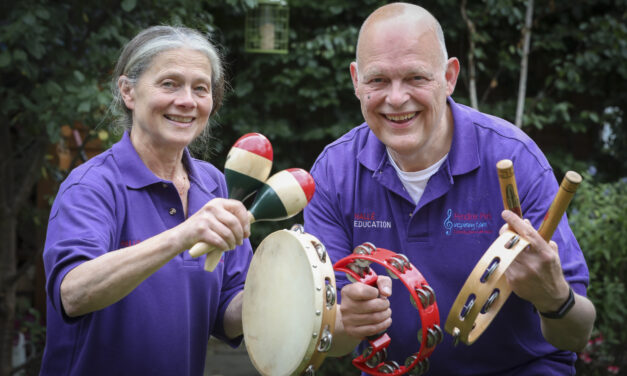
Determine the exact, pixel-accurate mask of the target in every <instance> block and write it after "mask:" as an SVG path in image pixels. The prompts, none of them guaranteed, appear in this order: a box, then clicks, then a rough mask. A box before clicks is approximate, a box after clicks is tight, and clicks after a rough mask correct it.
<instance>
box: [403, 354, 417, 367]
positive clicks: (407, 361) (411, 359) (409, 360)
mask: <svg viewBox="0 0 627 376" xmlns="http://www.w3.org/2000/svg"><path fill="white" fill-rule="evenodd" d="M416 359H418V353H415V354H413V355H410V356H408V357H407V359H405V367H409V366H411V364H412V363H413V362H415V361H416Z"/></svg>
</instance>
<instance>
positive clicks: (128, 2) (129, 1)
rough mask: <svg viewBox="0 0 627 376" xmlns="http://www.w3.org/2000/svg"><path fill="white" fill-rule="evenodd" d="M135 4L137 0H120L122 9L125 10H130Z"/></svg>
mask: <svg viewBox="0 0 627 376" xmlns="http://www.w3.org/2000/svg"><path fill="white" fill-rule="evenodd" d="M136 5H137V0H123V1H122V9H124V11H125V12H131V11H132V10H133V9H135V6H136Z"/></svg>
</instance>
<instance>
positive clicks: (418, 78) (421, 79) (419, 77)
mask: <svg viewBox="0 0 627 376" xmlns="http://www.w3.org/2000/svg"><path fill="white" fill-rule="evenodd" d="M424 80H425V78H424V76H414V81H424Z"/></svg>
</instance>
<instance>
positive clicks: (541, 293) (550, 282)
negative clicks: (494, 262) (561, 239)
mask: <svg viewBox="0 0 627 376" xmlns="http://www.w3.org/2000/svg"><path fill="white" fill-rule="evenodd" d="M502 216H503V219H504V220H505V221H506V222H507V224H505V225H504V226H503V228H501V233H502V232H503V231H505V230H506V229H507V228H508V227H509V228H510V229H512V230H513V231H514V232H516V233H518V234H519V235H520V236H522V237H523V238H525V239H527V240H528V241H529V247H527V248H526V249H525V250H523V251H522V252H520V254H519V255H518V256H517V257H516V259H515V260H514V261H513V262H512V264H511V265H510V267H509V268H507V270H506V272H505V276H506V278H507V281H508V282H509V285H510V286H511V288H512V291H514V293H516V295H518V296H519V297H521V298H522V299H525V300H528V301H530V302H531V303H532V304H533V305H534V306H535V307H536V308H537V309H538V310H539V311H540V312H552V311H555V310H557V309H559V308H560V306H561V305H562V304H563V303H564V302H565V301H566V299H567V298H568V293H569V286H568V282H566V279H565V278H564V273H563V272H562V265H561V263H560V258H559V253H558V250H557V244H555V242H553V241H551V242H549V243H547V242H546V241H545V240H544V239H543V238H542V237H541V236H540V234H539V233H538V232H537V231H536V230H535V229H534V228H533V226H532V225H531V223H530V222H529V220H527V219H525V220H522V219H520V217H518V216H517V215H515V214H514V213H512V212H511V211H509V210H506V211H504V212H503V215H502Z"/></svg>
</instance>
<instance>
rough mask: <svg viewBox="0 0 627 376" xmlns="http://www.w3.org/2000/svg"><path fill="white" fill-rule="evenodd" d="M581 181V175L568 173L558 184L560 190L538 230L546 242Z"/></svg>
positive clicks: (551, 235)
mask: <svg viewBox="0 0 627 376" xmlns="http://www.w3.org/2000/svg"><path fill="white" fill-rule="evenodd" d="M582 180H583V179H582V178H581V175H579V174H578V173H576V172H575V171H568V172H567V173H566V176H564V179H563V180H562V184H560V188H559V190H558V191H557V194H556V195H555V198H554V199H553V202H552V203H551V207H549V210H548V211H547V212H546V215H545V216H544V220H543V221H542V224H541V225H540V228H539V229H538V233H539V234H540V236H542V238H543V239H544V240H546V241H547V242H548V241H550V240H551V238H552V237H553V233H554V232H555V229H556V228H557V225H558V224H559V222H560V220H561V219H562V216H563V215H564V212H565V211H566V208H567V207H568V204H570V200H572V198H573V196H574V195H575V192H576V191H577V188H578V187H579V184H580V183H581V181H582Z"/></svg>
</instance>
